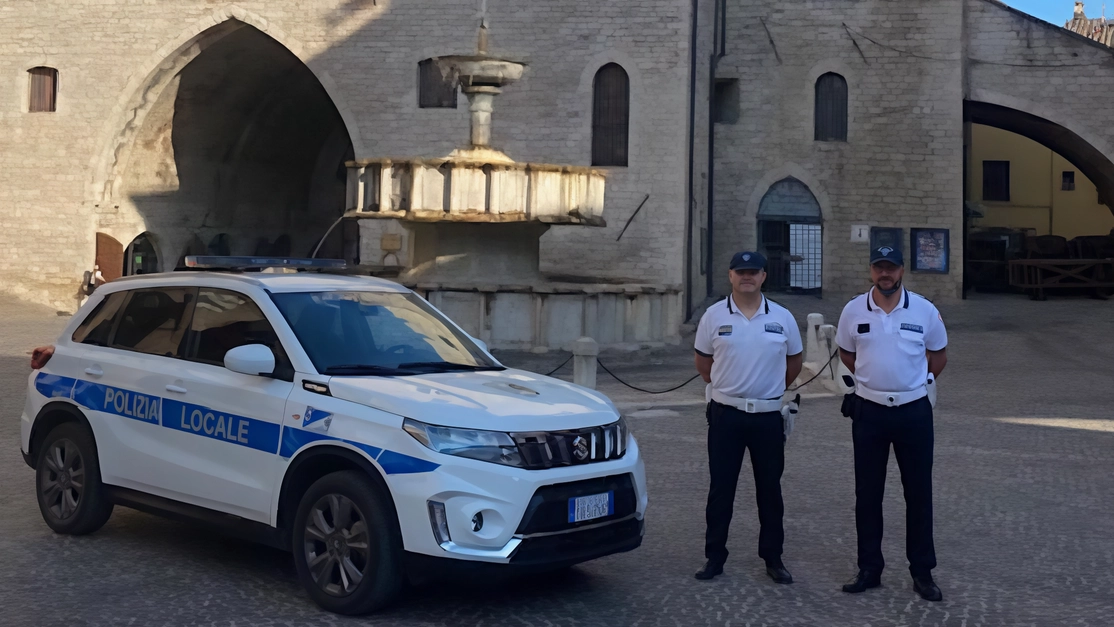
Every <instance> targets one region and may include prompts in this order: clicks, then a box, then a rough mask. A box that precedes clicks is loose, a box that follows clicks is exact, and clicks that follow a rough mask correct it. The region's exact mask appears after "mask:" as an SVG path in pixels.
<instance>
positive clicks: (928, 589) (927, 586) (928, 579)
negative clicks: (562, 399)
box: [913, 575, 944, 601]
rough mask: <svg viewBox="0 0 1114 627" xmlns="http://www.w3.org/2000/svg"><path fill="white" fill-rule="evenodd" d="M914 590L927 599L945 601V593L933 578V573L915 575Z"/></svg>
mask: <svg viewBox="0 0 1114 627" xmlns="http://www.w3.org/2000/svg"><path fill="white" fill-rule="evenodd" d="M913 591H914V592H916V593H917V594H919V595H921V598H922V599H924V600H925V601H943V600H944V593H943V592H940V586H938V585H936V582H935V581H933V580H932V575H918V576H915V577H913Z"/></svg>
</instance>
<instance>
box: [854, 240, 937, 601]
mask: <svg viewBox="0 0 1114 627" xmlns="http://www.w3.org/2000/svg"><path fill="white" fill-rule="evenodd" d="M904 265H905V264H904V262H903V260H902V255H901V251H900V250H896V249H893V248H889V247H882V248H878V249H876V250H874V251H872V252H871V255H870V277H871V280H872V282H873V283H874V287H873V288H872V289H871V290H870V291H869V292H867V293H866V294H862V295H860V296H858V297H856V298H855V299H854V300H852V301H851V302H849V303H847V306H846V307H844V309H843V315H841V316H840V318H839V330H838V332H837V335H836V342H837V343H838V344H839V352H840V359H841V360H842V361H843V364H844V365H845V366H847V369H848V370H850V371H851V372H852V373H853V375H854V381H853V383H854V384H855V391H854V394H849V395H848V396H847V398H846V399H845V401H844V410H843V411H844V415H847V416H849V417H850V418H852V419H853V422H852V428H851V429H852V431H851V432H852V439H853V441H854V445H855V527H856V530H857V533H858V541H859V573H858V575H856V576H855V578H854V579H852V580H851V581H850V582H848V583H847V584H846V585H845V586H843V591H844V592H849V593H853V594H854V593H859V592H863V591H865V590H867V589H870V588H875V587H877V586H879V585H880V584H881V580H880V578H881V574H882V568H883V567H884V565H885V562H884V561H883V559H882V492H883V489H884V488H885V484H886V466H887V464H888V463H889V456H890V446H891V445H892V446H893V449H894V457H896V458H897V465H898V468H899V469H900V471H901V484H902V487H903V488H904V492H905V518H906V529H907V531H906V555H907V557H908V559H909V572H910V573H911V574H912V576H913V589H914V590H915V591H916V592H917V593H918V594H920V595H921V597H923V598H925V599H927V600H929V601H939V600H941V599H942V598H943V594H942V593H941V592H940V588H939V587H937V585H936V584H935V582H933V580H932V569H933V568H935V567H936V552H935V549H934V548H933V544H932V440H933V434H932V408H933V405H935V398H936V382H935V379H936V377H938V376H940V372H941V371H942V370H943V369H944V366H945V364H946V363H947V353H946V350H945V347H946V346H947V344H948V334H947V331H946V330H945V329H944V322H943V319H942V318H941V317H940V312H938V311H937V310H936V307H935V306H934V305H933V304H932V303H931V302H929V301H928V300H927V299H925V298H924V297H922V296H919V295H917V294H914V293H912V292H910V291H909V290H907V289H904V288H903V287H902V285H901V280H902V277H903V275H904V273H905V268H904Z"/></svg>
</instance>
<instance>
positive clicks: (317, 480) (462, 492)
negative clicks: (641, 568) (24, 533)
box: [21, 258, 646, 614]
mask: <svg viewBox="0 0 1114 627" xmlns="http://www.w3.org/2000/svg"><path fill="white" fill-rule="evenodd" d="M187 265H190V266H192V267H194V268H216V267H220V268H222V270H223V271H202V272H174V273H166V274H153V275H142V276H137V277H129V278H124V279H120V280H116V281H113V282H111V283H108V284H106V285H103V286H101V287H100V288H98V289H97V291H96V292H95V293H94V294H93V296H92V297H91V298H90V299H89V301H88V302H86V303H85V305H84V306H82V307H81V309H80V311H78V313H77V314H76V315H75V316H74V318H73V320H72V321H71V322H70V324H69V325H68V326H67V327H66V329H65V331H64V332H63V334H62V336H61V337H60V338H59V339H58V341H57V343H56V344H55V345H54V347H53V352H51V351H50V350H49V348H48V349H47V350H46V351H43V352H41V353H37V354H36V356H35V358H34V360H33V361H34V363H33V364H32V367H33V368H34V371H33V372H32V374H31V376H30V379H29V381H28V394H27V402H26V406H25V408H24V412H23V416H22V419H21V423H22V424H21V432H22V433H21V435H22V449H23V455H24V458H25V459H26V460H27V463H28V464H29V465H30V466H31V467H32V468H34V469H35V471H36V482H35V485H36V491H37V496H38V502H39V508H40V510H41V511H42V516H43V518H44V519H45V520H46V523H47V525H49V526H50V528H51V529H53V530H55V531H56V532H58V533H67V534H84V533H90V532H92V531H95V530H97V529H99V528H100V527H101V526H102V525H104V523H105V522H106V521H107V520H108V517H109V515H110V514H111V512H112V508H113V506H114V505H124V506H127V507H132V508H136V509H141V510H145V511H150V512H153V513H158V514H163V515H170V516H174V517H178V518H182V517H185V518H189V519H191V520H197V521H200V522H203V523H208V524H212V525H217V526H219V527H220V528H222V530H224V531H227V532H232V533H235V534H237V535H240V536H241V537H244V538H247V539H250V540H254V541H259V542H265V543H267V544H271V545H273V546H277V547H280V548H284V549H287V550H291V551H292V552H293V554H294V561H295V564H296V566H297V571H298V575H299V578H300V579H301V580H302V582H303V584H304V585H305V587H306V590H307V591H308V593H309V595H310V596H311V597H312V598H313V600H314V601H316V602H317V603H318V604H319V605H321V606H322V607H324V608H325V609H328V610H331V611H333V612H338V613H342V614H358V613H365V612H368V611H372V610H375V609H377V608H379V607H382V606H383V605H384V604H386V603H388V602H389V601H391V599H392V598H393V597H394V596H395V595H396V593H397V592H398V591H399V588H400V586H401V585H402V583H403V581H404V578H405V577H407V576H409V577H410V578H411V579H421V578H423V577H422V575H423V574H428V573H430V572H442V571H445V570H446V569H445V566H447V565H448V566H454V567H472V568H476V567H478V568H483V567H491V568H497V569H500V570H502V571H504V572H505V571H507V570H509V569H515V568H521V569H531V570H537V569H542V570H544V569H552V568H562V567H565V566H568V565H572V564H575V563H579V562H583V561H586V560H590V559H594V558H597V557H601V556H604V555H609V554H612V553H617V552H621V551H628V550H631V549H634V548H636V547H638V546H639V544H640V543H641V541H642V532H643V513H644V512H645V509H646V480H645V473H644V469H643V464H642V460H641V459H640V457H639V452H638V445H637V444H636V443H635V440H634V438H633V437H632V436H631V434H630V433H629V431H628V429H627V425H626V423H625V422H624V420H623V419H622V418H621V417H620V415H619V413H618V412H617V411H616V408H615V406H614V405H613V404H612V403H611V402H610V401H609V400H608V399H607V398H606V397H605V396H603V395H601V394H599V393H597V392H595V391H592V390H589V389H585V388H582V387H578V386H575V385H572V384H569V383H566V382H564V381H560V380H557V379H551V378H548V377H544V376H540V375H536V374H532V373H530V372H525V371H520V370H511V369H507V368H505V367H503V366H502V365H500V364H499V362H498V361H496V360H495V359H494V358H493V357H492V356H491V355H490V354H489V353H488V351H487V350H486V348H485V347H484V346H483V344H482V343H481V342H479V341H478V340H475V339H473V338H471V337H470V336H468V335H467V334H466V333H464V332H463V331H462V330H461V329H460V328H459V327H457V326H456V325H455V324H453V323H452V322H451V321H450V320H448V319H447V318H446V317H445V316H444V315H442V314H441V313H440V312H438V311H437V310H436V309H434V308H433V307H431V306H430V305H429V304H428V303H427V302H426V301H425V300H423V299H422V298H420V297H419V296H418V295H416V294H414V293H412V292H411V291H409V290H407V289H405V288H403V287H401V286H399V285H397V284H395V283H392V282H389V281H385V280H380V279H373V278H369V277H355V276H340V275H330V274H324V273H319V272H314V271H310V272H288V271H283V272H274V271H273V270H265V271H262V272H252V271H242V270H257V269H259V268H260V267H263V266H265V267H268V268H274V267H299V266H320V265H328V264H323V263H321V262H320V261H313V262H308V261H303V260H257V259H247V258H187ZM228 270H232V271H228Z"/></svg>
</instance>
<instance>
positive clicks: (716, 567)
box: [695, 560, 723, 581]
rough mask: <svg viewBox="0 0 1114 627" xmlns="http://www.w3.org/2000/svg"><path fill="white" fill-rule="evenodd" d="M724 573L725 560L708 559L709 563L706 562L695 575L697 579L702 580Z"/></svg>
mask: <svg viewBox="0 0 1114 627" xmlns="http://www.w3.org/2000/svg"><path fill="white" fill-rule="evenodd" d="M722 574H723V562H715V561H712V560H708V563H707V564H704V568H701V569H700V570H698V571H696V575H695V577H696V578H697V579H700V580H701V581H706V580H708V579H711V578H712V577H715V576H716V575H722Z"/></svg>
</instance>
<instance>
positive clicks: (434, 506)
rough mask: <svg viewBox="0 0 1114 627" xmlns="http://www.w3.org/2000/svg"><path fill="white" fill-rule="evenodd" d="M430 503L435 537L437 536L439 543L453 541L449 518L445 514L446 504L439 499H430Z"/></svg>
mask: <svg viewBox="0 0 1114 627" xmlns="http://www.w3.org/2000/svg"><path fill="white" fill-rule="evenodd" d="M428 504H429V524H430V525H432V526H433V537H435V538H437V544H445V543H446V542H451V541H452V537H451V536H450V535H449V518H448V516H446V515H445V504H444V503H438V502H437V501H429V502H428Z"/></svg>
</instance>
